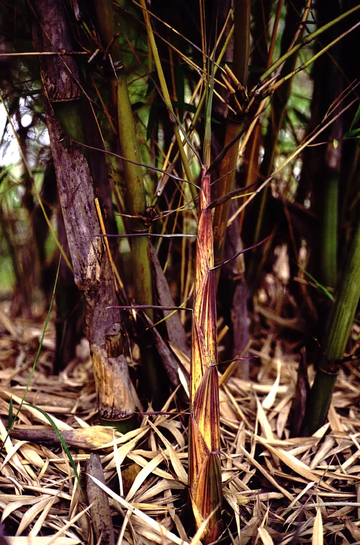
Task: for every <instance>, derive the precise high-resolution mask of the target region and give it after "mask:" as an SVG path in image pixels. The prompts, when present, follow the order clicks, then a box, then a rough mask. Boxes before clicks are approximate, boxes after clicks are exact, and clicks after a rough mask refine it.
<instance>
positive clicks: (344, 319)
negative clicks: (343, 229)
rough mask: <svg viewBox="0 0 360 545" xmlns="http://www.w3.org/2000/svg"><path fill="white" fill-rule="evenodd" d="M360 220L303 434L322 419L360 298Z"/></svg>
mask: <svg viewBox="0 0 360 545" xmlns="http://www.w3.org/2000/svg"><path fill="white" fill-rule="evenodd" d="M359 278H360V221H359V222H358V224H357V227H356V230H355V233H354V237H353V240H352V244H351V247H350V252H349V256H348V259H347V263H346V267H345V271H344V276H343V278H342V281H341V283H340V287H339V291H338V294H337V296H336V299H335V305H334V308H333V313H332V316H331V319H330V323H329V327H328V330H327V335H326V340H325V345H324V354H323V357H322V358H321V359H320V362H319V365H318V370H317V373H316V377H315V382H314V384H313V387H312V389H311V392H310V397H309V401H308V405H307V410H306V415H305V425H304V435H312V434H313V433H314V432H315V431H316V430H317V429H318V428H319V427H320V426H322V425H323V424H324V422H325V419H326V416H327V413H328V410H329V406H330V402H331V396H332V392H333V389H334V386H335V383H336V377H337V373H338V369H339V362H340V360H341V358H343V356H344V352H345V348H346V344H347V342H348V339H349V336H350V332H351V328H352V323H353V321H354V317H355V313H356V308H357V305H358V302H359V298H360V281H359Z"/></svg>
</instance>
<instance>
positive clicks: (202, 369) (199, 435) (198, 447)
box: [189, 172, 222, 543]
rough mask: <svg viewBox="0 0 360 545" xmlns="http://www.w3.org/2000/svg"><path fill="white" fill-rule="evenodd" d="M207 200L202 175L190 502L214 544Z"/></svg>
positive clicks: (216, 467) (214, 408)
mask: <svg viewBox="0 0 360 545" xmlns="http://www.w3.org/2000/svg"><path fill="white" fill-rule="evenodd" d="M210 201H211V198H210V176H209V175H208V174H206V173H205V172H204V173H203V176H202V184H201V191H200V194H199V220H198V221H199V223H198V237H197V244H196V263H195V290H194V293H195V295H194V312H193V326H192V350H191V380H190V413H191V416H190V423H189V485H190V498H191V503H192V508H193V513H194V517H195V523H196V526H197V528H199V527H200V526H201V525H202V524H203V523H204V521H205V520H206V519H208V523H207V526H206V529H205V532H204V535H203V537H202V539H203V542H204V543H210V542H212V541H214V540H216V539H217V538H218V536H219V534H220V532H221V527H222V524H221V517H220V515H221V502H222V490H221V466H220V457H219V451H220V411H219V381H218V371H217V366H216V364H217V346H216V298H215V271H214V270H212V269H213V266H214V246H213V230H212V217H211V210H210V209H208V208H207V207H208V204H209V203H210Z"/></svg>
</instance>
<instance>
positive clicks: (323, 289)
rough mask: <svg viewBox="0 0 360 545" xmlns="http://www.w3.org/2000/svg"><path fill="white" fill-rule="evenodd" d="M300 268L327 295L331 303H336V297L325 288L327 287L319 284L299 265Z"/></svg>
mask: <svg viewBox="0 0 360 545" xmlns="http://www.w3.org/2000/svg"><path fill="white" fill-rule="evenodd" d="M298 267H299V269H300V270H301V271H302V272H303V273H304V274H306V276H307V277H308V278H310V280H311V281H312V282H314V284H315V286H316V287H317V288H319V290H320V291H322V292H323V293H325V295H326V296H327V297H328V298H329V299H330V301H332V302H334V301H335V298H334V296H333V295H332V294H331V293H330V292H329V290H327V289H326V288H325V286H323V285H322V284H320V282H318V281H317V280H316V278H314V277H313V276H312V275H311V274H310V273H309V272H307V270H305V269H304V268H303V267H301V265H299V264H298Z"/></svg>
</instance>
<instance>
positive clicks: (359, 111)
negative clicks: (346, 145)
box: [350, 104, 360, 132]
mask: <svg viewBox="0 0 360 545" xmlns="http://www.w3.org/2000/svg"><path fill="white" fill-rule="evenodd" d="M359 119H360V104H359V106H358V108H357V110H356V114H355V115H354V119H353V120H352V122H351V125H350V132H351V129H352V128H353V126H354V125H356V123H357V122H358V121H359ZM357 130H360V129H357Z"/></svg>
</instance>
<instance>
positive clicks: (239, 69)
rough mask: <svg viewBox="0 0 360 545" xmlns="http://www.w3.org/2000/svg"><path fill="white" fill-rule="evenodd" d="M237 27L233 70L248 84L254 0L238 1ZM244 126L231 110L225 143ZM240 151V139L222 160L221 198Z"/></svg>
mask: <svg viewBox="0 0 360 545" xmlns="http://www.w3.org/2000/svg"><path fill="white" fill-rule="evenodd" d="M234 26H235V29H234V62H233V74H234V75H235V77H236V78H237V80H238V81H239V82H240V83H241V84H242V85H243V86H244V87H246V84H247V75H248V64H249V47H250V0H236V1H235V25H234ZM242 128H243V123H242V120H241V119H238V118H234V117H233V116H232V115H231V114H230V112H229V115H228V119H227V123H226V135H225V144H224V145H225V147H226V145H227V144H229V143H230V142H232V141H233V140H235V139H236V138H237V136H238V135H239V133H240V132H241V130H242ZM238 152H239V141H236V143H235V144H234V145H233V146H232V147H231V148H230V149H229V151H228V152H227V154H226V155H225V157H224V158H223V160H222V163H221V168H220V182H219V184H218V194H217V197H218V198H221V197H223V196H224V195H226V194H227V193H230V191H233V189H234V187H235V174H236V166H237V159H238ZM229 211H230V201H227V202H225V203H224V204H222V205H220V206H218V207H217V208H216V209H215V216H214V244H215V246H214V252H215V262H216V263H220V262H221V261H222V258H223V253H224V244H225V235H226V228H227V222H228V219H229Z"/></svg>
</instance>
